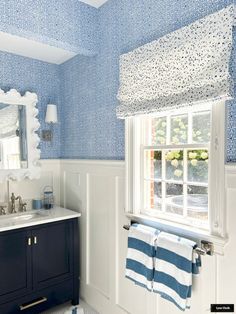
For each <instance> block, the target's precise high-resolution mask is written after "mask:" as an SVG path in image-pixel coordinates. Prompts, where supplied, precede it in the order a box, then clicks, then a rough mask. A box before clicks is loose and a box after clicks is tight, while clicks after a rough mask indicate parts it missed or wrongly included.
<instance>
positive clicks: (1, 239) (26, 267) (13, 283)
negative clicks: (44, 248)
mask: <svg viewBox="0 0 236 314" xmlns="http://www.w3.org/2000/svg"><path fill="white" fill-rule="evenodd" d="M30 234H31V233H30V231H28V230H26V229H23V230H22V229H21V230H17V231H9V232H1V233H0V303H2V302H5V301H8V300H11V299H12V298H15V297H17V296H20V295H23V294H26V293H28V292H29V291H30V290H31V289H32V276H31V243H30V241H31V238H30ZM28 241H29V242H28Z"/></svg>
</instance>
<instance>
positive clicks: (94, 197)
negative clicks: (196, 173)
mask: <svg viewBox="0 0 236 314" xmlns="http://www.w3.org/2000/svg"><path fill="white" fill-rule="evenodd" d="M124 167H125V163H124V162H120V161H86V160H62V161H61V205H62V206H65V207H68V208H70V209H74V210H78V211H80V212H81V213H82V217H81V239H80V241H81V242H80V243H81V295H82V297H83V298H84V299H85V301H86V302H87V303H88V304H90V305H91V306H92V307H93V308H95V309H96V310H97V311H98V312H99V313H101V314H122V313H131V314H165V313H168V314H177V313H179V312H180V311H179V310H178V309H177V308H176V307H175V306H174V305H172V304H171V303H169V302H167V301H165V300H163V299H161V298H160V297H159V296H158V295H155V294H152V293H149V292H147V291H146V290H144V289H143V288H140V287H137V286H134V284H133V283H132V282H130V281H129V280H127V279H125V278H124V270H125V257H126V250H127V235H128V233H127V231H126V230H124V229H123V228H122V227H123V225H124V224H125V223H127V222H128V219H127V218H126V215H125V213H124V206H125V195H124V191H125V168H124ZM225 174H226V184H227V186H226V200H227V231H228V237H229V241H228V242H227V244H226V246H225V248H224V256H220V255H214V256H203V258H202V264H203V265H202V269H201V273H200V276H199V277H198V278H197V280H196V281H197V282H196V286H195V287H194V289H193V297H192V308H191V310H190V311H188V313H190V314H203V313H209V312H210V304H211V303H234V302H235V301H236V294H235V288H234V285H235V280H236V270H235V266H234V265H235V263H236V248H235V243H236V205H235V204H236V167H235V166H234V165H230V166H226V168H225Z"/></svg>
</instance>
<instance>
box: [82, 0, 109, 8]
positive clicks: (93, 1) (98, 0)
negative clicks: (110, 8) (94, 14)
mask: <svg viewBox="0 0 236 314" xmlns="http://www.w3.org/2000/svg"><path fill="white" fill-rule="evenodd" d="M107 1H108V0H80V2H84V3H86V4H88V5H91V6H92V7H95V8H97V9H98V8H99V7H101V6H102V5H103V4H104V3H105V2H107Z"/></svg>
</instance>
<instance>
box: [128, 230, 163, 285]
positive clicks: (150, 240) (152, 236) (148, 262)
mask: <svg viewBox="0 0 236 314" xmlns="http://www.w3.org/2000/svg"><path fill="white" fill-rule="evenodd" d="M158 233H159V231H158V230H157V229H154V228H152V227H148V226H144V225H141V224H132V226H130V230H129V235H128V252H127V259H126V270H125V276H126V278H129V279H130V280H132V281H133V282H134V283H135V284H137V285H140V286H142V287H145V288H146V289H147V290H149V291H152V287H153V275H154V257H155V242H156V239H157V235H158Z"/></svg>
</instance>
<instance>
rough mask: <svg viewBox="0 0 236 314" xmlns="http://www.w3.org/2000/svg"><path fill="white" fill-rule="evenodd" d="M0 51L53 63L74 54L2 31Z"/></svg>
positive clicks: (62, 60)
mask: <svg viewBox="0 0 236 314" xmlns="http://www.w3.org/2000/svg"><path fill="white" fill-rule="evenodd" d="M0 51H4V52H10V53H14V54H16V55H20V56H24V57H28V58H33V59H37V60H40V61H45V62H50V63H55V64H61V63H63V62H65V61H67V60H69V59H71V58H73V57H74V56H75V55H76V54H75V53H73V52H70V51H67V50H64V49H61V48H57V47H53V46H49V45H46V44H42V43H39V42H36V41H34V40H29V39H26V38H23V37H19V36H15V35H11V34H8V33H4V32H0Z"/></svg>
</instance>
